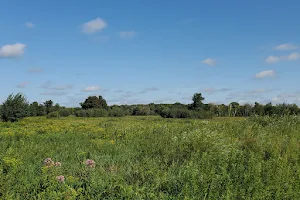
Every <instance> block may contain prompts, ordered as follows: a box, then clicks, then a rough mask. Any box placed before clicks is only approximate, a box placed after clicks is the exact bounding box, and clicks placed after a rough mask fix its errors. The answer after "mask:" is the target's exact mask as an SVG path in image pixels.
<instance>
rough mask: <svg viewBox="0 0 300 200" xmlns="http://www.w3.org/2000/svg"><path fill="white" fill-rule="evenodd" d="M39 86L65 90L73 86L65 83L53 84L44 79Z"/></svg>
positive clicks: (47, 88)
mask: <svg viewBox="0 0 300 200" xmlns="http://www.w3.org/2000/svg"><path fill="white" fill-rule="evenodd" d="M41 88H43V89H46V90H67V89H71V88H73V85H71V84H66V85H59V86H53V83H52V82H51V81H46V82H45V83H43V84H42V85H41Z"/></svg>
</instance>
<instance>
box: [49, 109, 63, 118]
mask: <svg viewBox="0 0 300 200" xmlns="http://www.w3.org/2000/svg"><path fill="white" fill-rule="evenodd" d="M47 118H60V114H59V112H58V111H54V112H50V113H49V114H48V115H47Z"/></svg>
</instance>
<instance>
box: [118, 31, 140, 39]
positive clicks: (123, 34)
mask: <svg viewBox="0 0 300 200" xmlns="http://www.w3.org/2000/svg"><path fill="white" fill-rule="evenodd" d="M136 34H137V33H136V32H135V31H121V32H120V37H121V38H123V39H129V38H133V37H135V36H136Z"/></svg>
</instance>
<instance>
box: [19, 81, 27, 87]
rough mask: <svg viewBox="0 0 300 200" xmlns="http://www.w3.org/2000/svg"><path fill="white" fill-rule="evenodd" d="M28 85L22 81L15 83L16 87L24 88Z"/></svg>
mask: <svg viewBox="0 0 300 200" xmlns="http://www.w3.org/2000/svg"><path fill="white" fill-rule="evenodd" d="M28 85H29V82H22V83H19V84H18V85H17V87H18V88H26V87H27V86H28Z"/></svg>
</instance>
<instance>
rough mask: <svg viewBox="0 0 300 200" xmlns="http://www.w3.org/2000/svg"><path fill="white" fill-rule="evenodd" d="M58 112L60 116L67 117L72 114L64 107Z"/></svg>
mask: <svg viewBox="0 0 300 200" xmlns="http://www.w3.org/2000/svg"><path fill="white" fill-rule="evenodd" d="M58 112H59V115H60V116H61V117H68V116H70V115H71V114H72V111H71V110H70V109H66V108H64V109H60V110H59V111H58Z"/></svg>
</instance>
